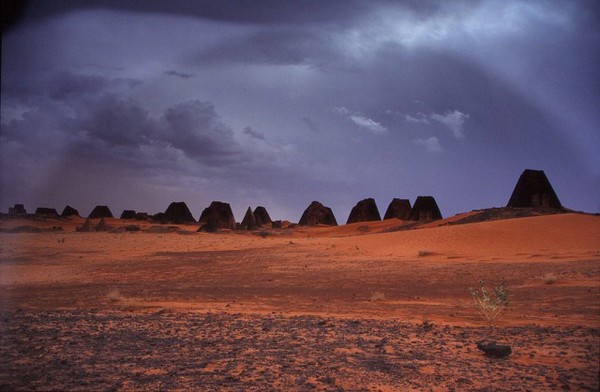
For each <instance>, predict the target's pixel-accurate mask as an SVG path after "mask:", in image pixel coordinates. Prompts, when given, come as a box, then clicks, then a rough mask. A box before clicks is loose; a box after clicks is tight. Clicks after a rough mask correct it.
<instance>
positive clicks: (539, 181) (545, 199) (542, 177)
mask: <svg viewBox="0 0 600 392" xmlns="http://www.w3.org/2000/svg"><path fill="white" fill-rule="evenodd" d="M506 206H507V207H518V208H528V207H533V208H562V204H561V203H560V200H559V199H558V196H556V193H555V192H554V189H553V188H552V185H550V181H548V178H547V177H546V174H545V173H544V171H543V170H531V169H526V170H525V171H524V172H523V173H522V174H521V176H520V177H519V180H518V181H517V185H516V186H515V189H514V190H513V193H512V195H511V196H510V200H509V201H508V204H507V205H506Z"/></svg>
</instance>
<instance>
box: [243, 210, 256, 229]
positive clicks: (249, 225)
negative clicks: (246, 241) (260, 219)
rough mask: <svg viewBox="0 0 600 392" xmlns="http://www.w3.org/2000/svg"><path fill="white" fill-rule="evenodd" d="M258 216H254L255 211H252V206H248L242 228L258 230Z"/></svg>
mask: <svg viewBox="0 0 600 392" xmlns="http://www.w3.org/2000/svg"><path fill="white" fill-rule="evenodd" d="M257 226H258V225H257V223H256V218H255V217H254V213H253V212H252V208H250V207H248V209H247V210H246V215H244V219H243V220H242V225H241V229H242V230H256V228H257Z"/></svg>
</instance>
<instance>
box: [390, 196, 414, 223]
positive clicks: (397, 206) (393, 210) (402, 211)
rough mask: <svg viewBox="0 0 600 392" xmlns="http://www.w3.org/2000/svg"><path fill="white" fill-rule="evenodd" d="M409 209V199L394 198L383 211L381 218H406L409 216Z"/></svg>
mask: <svg viewBox="0 0 600 392" xmlns="http://www.w3.org/2000/svg"><path fill="white" fill-rule="evenodd" d="M410 210H411V206H410V200H408V199H396V198H394V199H393V200H392V201H391V202H390V205H389V206H388V208H387V210H386V211H385V215H384V216H383V219H392V218H398V219H403V220H406V219H408V217H409V216H410Z"/></svg>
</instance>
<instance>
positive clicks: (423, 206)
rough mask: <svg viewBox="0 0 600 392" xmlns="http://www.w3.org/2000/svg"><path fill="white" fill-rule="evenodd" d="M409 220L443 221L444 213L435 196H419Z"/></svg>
mask: <svg viewBox="0 0 600 392" xmlns="http://www.w3.org/2000/svg"><path fill="white" fill-rule="evenodd" d="M408 219H409V220H413V221H433V220H438V219H442V213H441V212H440V209H439V207H438V205H437V203H436V202H435V199H434V198H433V196H418V197H417V200H415V204H414V205H413V208H412V210H411V212H410V215H409V217H408Z"/></svg>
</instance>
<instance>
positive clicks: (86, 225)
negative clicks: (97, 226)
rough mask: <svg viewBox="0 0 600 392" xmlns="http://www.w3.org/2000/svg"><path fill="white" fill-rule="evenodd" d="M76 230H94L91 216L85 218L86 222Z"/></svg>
mask: <svg viewBox="0 0 600 392" xmlns="http://www.w3.org/2000/svg"><path fill="white" fill-rule="evenodd" d="M75 231H81V232H90V231H92V223H91V222H90V218H87V219H86V220H85V222H84V223H83V225H81V226H79V227H77V228H76V229H75Z"/></svg>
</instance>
